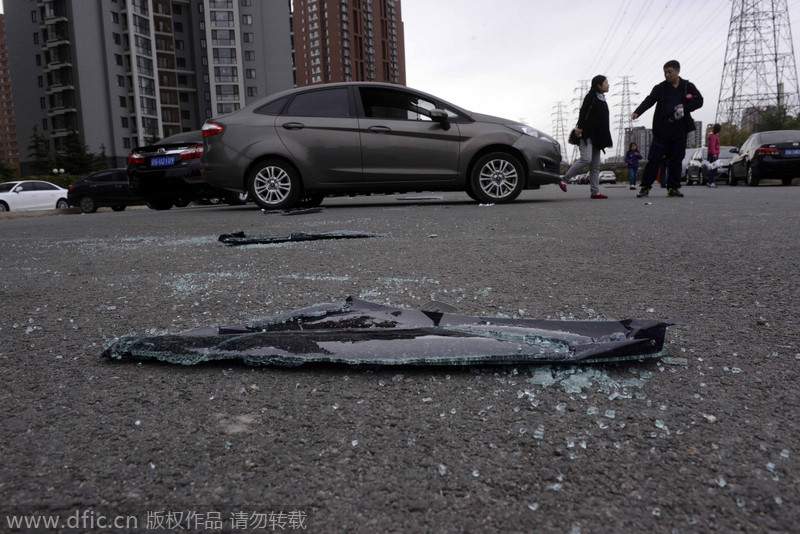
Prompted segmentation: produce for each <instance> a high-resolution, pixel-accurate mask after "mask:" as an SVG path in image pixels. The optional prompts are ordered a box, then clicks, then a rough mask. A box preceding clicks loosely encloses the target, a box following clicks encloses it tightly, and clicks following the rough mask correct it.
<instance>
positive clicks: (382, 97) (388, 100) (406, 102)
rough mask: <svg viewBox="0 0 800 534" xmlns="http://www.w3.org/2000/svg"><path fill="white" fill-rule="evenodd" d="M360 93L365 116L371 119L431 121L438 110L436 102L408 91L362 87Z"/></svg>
mask: <svg viewBox="0 0 800 534" xmlns="http://www.w3.org/2000/svg"><path fill="white" fill-rule="evenodd" d="M359 93H360V94H361V103H362V104H363V106H364V115H366V116H367V117H369V118H371V119H397V120H409V121H430V120H432V119H431V111H432V110H434V109H436V104H435V103H434V102H431V101H430V100H426V99H424V98H421V97H419V96H417V95H415V94H414V93H409V92H406V91H398V90H395V89H379V88H373V87H361V88H360V89H359ZM448 115H450V112H448ZM456 116H457V115H456Z"/></svg>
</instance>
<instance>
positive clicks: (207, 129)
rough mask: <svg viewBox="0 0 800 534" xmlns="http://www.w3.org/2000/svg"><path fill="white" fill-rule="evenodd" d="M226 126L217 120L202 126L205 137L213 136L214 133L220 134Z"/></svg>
mask: <svg viewBox="0 0 800 534" xmlns="http://www.w3.org/2000/svg"><path fill="white" fill-rule="evenodd" d="M222 130H224V128H223V127H222V126H220V125H219V124H217V123H215V122H207V123H205V124H204V125H203V127H202V128H201V131H202V132H203V137H211V136H212V135H219V134H221V133H222Z"/></svg>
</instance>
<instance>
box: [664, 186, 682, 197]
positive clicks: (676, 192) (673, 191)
mask: <svg viewBox="0 0 800 534" xmlns="http://www.w3.org/2000/svg"><path fill="white" fill-rule="evenodd" d="M667 196H668V197H682V196H683V193H681V190H680V189H674V188H670V189H668V190H667Z"/></svg>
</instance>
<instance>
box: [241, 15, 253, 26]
mask: <svg viewBox="0 0 800 534" xmlns="http://www.w3.org/2000/svg"><path fill="white" fill-rule="evenodd" d="M242 24H244V25H245V26H250V25H252V24H253V15H242Z"/></svg>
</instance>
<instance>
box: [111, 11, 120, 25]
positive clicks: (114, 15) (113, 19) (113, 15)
mask: <svg viewBox="0 0 800 534" xmlns="http://www.w3.org/2000/svg"><path fill="white" fill-rule="evenodd" d="M111 22H113V23H114V24H119V13H116V12H114V11H112V12H111Z"/></svg>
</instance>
